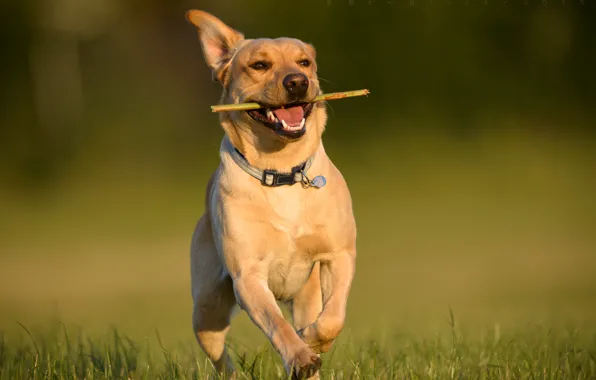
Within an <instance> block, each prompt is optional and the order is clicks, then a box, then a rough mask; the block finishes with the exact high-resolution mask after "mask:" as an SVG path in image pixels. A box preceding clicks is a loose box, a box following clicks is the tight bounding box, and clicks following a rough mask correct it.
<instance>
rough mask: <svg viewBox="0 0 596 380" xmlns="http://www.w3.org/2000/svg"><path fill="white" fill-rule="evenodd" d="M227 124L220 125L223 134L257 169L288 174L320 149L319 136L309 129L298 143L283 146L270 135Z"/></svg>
mask: <svg viewBox="0 0 596 380" xmlns="http://www.w3.org/2000/svg"><path fill="white" fill-rule="evenodd" d="M231 123H232V122H231V121H225V122H223V123H222V126H223V128H224V131H225V133H226V135H227V137H228V138H229V139H230V142H231V143H232V145H233V146H234V148H236V149H238V151H239V152H240V153H242V155H243V156H244V157H245V158H246V160H247V161H248V162H249V164H250V165H251V166H254V167H256V168H258V169H261V170H265V169H270V170H277V171H279V172H289V171H291V169H292V168H294V167H296V166H298V165H300V164H303V163H304V162H306V160H308V159H309V158H310V157H311V156H313V155H314V154H315V153H316V151H317V150H318V149H319V147H320V146H321V144H322V142H321V134H320V132H319V131H318V130H316V129H314V128H313V129H312V130H309V131H307V132H306V134H305V135H304V136H303V137H302V138H300V139H299V140H298V141H292V142H284V141H280V140H278V139H276V138H275V136H271V134H272V133H271V131H269V130H263V131H259V132H258V133H254V132H248V131H244V130H242V129H240V128H234V126H233V125H231Z"/></svg>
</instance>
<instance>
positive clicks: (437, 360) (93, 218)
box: [0, 132, 596, 379]
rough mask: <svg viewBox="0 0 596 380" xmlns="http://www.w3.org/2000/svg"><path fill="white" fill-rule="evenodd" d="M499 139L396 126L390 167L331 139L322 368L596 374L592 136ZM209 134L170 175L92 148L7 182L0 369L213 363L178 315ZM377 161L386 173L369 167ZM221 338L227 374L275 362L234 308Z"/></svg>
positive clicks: (127, 371) (88, 373)
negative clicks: (348, 196) (342, 245)
mask: <svg viewBox="0 0 596 380" xmlns="http://www.w3.org/2000/svg"><path fill="white" fill-rule="evenodd" d="M508 133H509V132H507V133H505V132H503V133H499V134H492V135H490V136H486V137H484V138H482V137H481V138H480V139H479V140H478V141H476V142H475V144H473V145H467V144H466V143H462V142H457V141H455V140H451V139H450V138H449V137H447V136H442V137H440V136H438V135H436V134H435V135H428V134H427V135H419V136H416V135H411V136H402V138H401V140H400V144H401V145H399V146H398V147H397V148H395V151H394V152H393V157H394V159H392V160H391V161H386V160H383V158H382V155H383V149H380V150H379V149H373V146H367V145H366V144H364V145H362V146H360V148H359V149H360V150H354V148H353V146H352V148H350V150H349V151H348V150H347V148H343V147H342V146H341V144H340V143H337V142H335V141H337V140H334V139H332V138H329V143H328V144H327V145H326V146H327V150H328V151H329V152H330V154H331V155H332V157H336V158H335V161H336V163H337V164H338V166H339V167H340V168H342V170H343V172H344V174H345V176H346V178H347V180H348V182H349V183H350V185H351V189H352V195H353V198H354V203H355V212H356V216H357V220H358V223H359V243H358V244H359V257H358V268H357V274H356V280H355V282H354V286H353V290H352V293H351V296H350V302H349V308H348V321H347V326H346V329H345V331H344V332H343V334H342V336H341V338H340V339H339V341H338V342H337V343H336V345H335V347H334V349H333V350H332V351H331V352H329V353H327V354H325V355H324V356H323V362H324V367H323V371H322V374H323V378H327V379H332V378H367V379H368V378H400V379H401V378H408V379H445V378H458V379H476V378H480V379H489V378H490V379H492V378H494V379H594V378H596V358H595V356H596V323H595V322H596V296H595V294H596V293H595V292H596V255H594V250H593V249H594V247H595V246H596V245H595V244H594V243H595V240H594V239H595V236H594V234H593V228H594V226H595V221H596V218H595V216H596V212H595V209H594V201H593V194H595V193H596V186H595V183H594V178H593V175H592V174H593V171H592V169H593V167H594V163H595V162H596V160H595V158H596V156H595V155H594V150H592V149H591V147H590V146H589V144H585V143H584V142H582V141H577V140H573V139H569V138H562V137H561V138H558V139H556V140H555V139H551V138H545V139H540V138H538V137H536V136H535V135H523V134H513V135H512V134H508ZM431 136H434V138H431ZM217 141H218V139H217V138H214V139H213V141H210V142H209V143H208V144H205V146H208V147H209V148H208V149H209V150H211V151H212V153H213V154H212V155H210V156H211V158H209V159H207V160H203V161H201V165H202V166H201V165H198V164H197V162H190V163H189V165H188V167H183V168H179V171H178V172H176V173H172V172H171V171H168V170H162V171H160V170H153V171H143V170H137V171H135V174H134V175H133V176H132V177H131V174H130V171H127V172H119V171H118V169H117V167H118V166H117V165H114V166H113V168H112V169H111V170H95V171H94V170H92V169H93V168H94V163H93V162H92V161H88V162H86V163H83V164H81V169H80V172H74V173H73V175H72V178H75V179H73V180H72V181H64V182H63V183H61V184H59V185H58V186H57V187H55V188H54V190H52V191H49V192H47V193H44V194H43V195H35V194H22V193H18V194H17V193H14V192H10V191H9V190H5V193H4V194H3V196H2V197H0V202H2V203H1V204H0V206H1V207H2V209H3V210H4V212H3V214H4V215H8V216H9V217H8V218H2V220H1V221H0V223H1V225H0V227H1V229H2V238H1V239H0V241H1V243H0V244H1V245H0V310H1V312H0V331H1V334H2V337H1V339H0V379H20V378H38V379H41V378H102V379H103V378H166V379H167V378H204V377H205V376H206V375H207V374H208V373H210V367H209V365H208V363H207V362H206V361H205V357H204V356H203V354H202V353H201V352H200V350H199V348H198V346H197V344H196V342H195V341H194V338H193V336H192V332H191V328H190V311H191V300H190V290H189V275H188V273H189V270H188V246H189V241H190V234H191V231H192V228H193V227H194V223H195V220H196V218H197V217H198V216H199V215H200V213H201V212H202V204H201V202H202V199H203V187H204V182H205V180H206V177H207V175H208V173H209V171H210V170H211V169H212V168H213V167H214V165H215V164H216V160H217V156H216V154H215V152H216V149H217ZM477 149H481V153H479V152H478V151H477ZM419 150H423V151H424V152H427V153H425V154H424V155H419V154H418V152H419ZM428 152H433V153H432V154H429V153H428ZM203 153H205V152H203ZM90 156H93V152H90ZM205 156H209V155H208V154H206V153H205ZM191 164H192V165H191ZM195 164H196V165H195ZM98 167H102V168H104V167H105V162H103V163H102V166H98ZM153 168H154V167H153ZM371 168H372V169H371ZM381 173H384V174H385V175H388V176H389V178H391V180H390V181H389V182H387V181H386V182H383V183H377V182H375V181H374V180H371V178H377V176H379V175H381ZM99 190H101V191H99ZM230 346H231V347H232V348H233V352H234V354H233V355H234V358H235V360H236V363H237V365H238V368H241V370H242V372H241V374H242V376H241V378H251V379H252V378H263V379H265V378H277V377H279V376H281V374H282V371H281V368H282V367H281V363H280V361H279V359H278V357H277V356H276V355H275V354H274V353H273V352H272V350H271V347H270V345H269V344H268V343H267V342H266V340H265V339H264V338H263V336H262V334H261V333H260V332H259V331H258V330H257V329H256V328H255V327H254V326H253V325H252V324H251V323H250V322H249V321H248V318H247V317H246V315H245V314H244V313H240V314H239V315H238V316H237V317H236V318H235V320H234V324H233V328H232V331H231V333H230Z"/></svg>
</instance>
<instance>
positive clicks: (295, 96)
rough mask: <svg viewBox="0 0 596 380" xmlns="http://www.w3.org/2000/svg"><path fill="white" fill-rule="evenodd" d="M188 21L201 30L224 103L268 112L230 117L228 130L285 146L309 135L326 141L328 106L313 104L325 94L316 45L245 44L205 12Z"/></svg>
mask: <svg viewBox="0 0 596 380" xmlns="http://www.w3.org/2000/svg"><path fill="white" fill-rule="evenodd" d="M186 17H187V19H188V21H190V22H191V23H192V24H193V25H194V26H195V27H196V28H197V30H198V33H199V39H200V41H201V46H202V49H203V54H204V57H205V60H206V61H207V64H208V65H209V67H211V70H212V71H213V77H214V79H216V80H217V81H219V82H220V83H221V84H222V86H223V94H222V98H221V101H222V103H225V104H234V103H246V102H256V103H259V104H261V105H263V106H264V107H265V108H261V109H259V110H252V111H234V112H225V113H224V114H223V115H222V121H223V124H224V128H226V125H227V124H230V126H229V127H228V128H234V129H236V131H235V132H236V133H237V134H238V133H239V134H240V135H248V136H250V137H251V138H256V139H258V140H275V141H277V142H283V143H289V142H292V141H298V140H301V139H302V138H303V136H305V135H308V134H312V135H315V136H318V137H320V135H321V133H322V132H323V129H324V125H325V121H326V111H325V108H324V105H323V104H321V103H310V101H312V100H313V99H314V98H315V97H316V96H317V95H319V94H320V93H321V92H322V91H321V89H320V87H319V80H318V78H317V64H316V61H315V56H316V52H315V49H314V47H313V46H312V45H310V44H308V43H305V42H302V41H300V40H298V39H293V38H277V39H265V38H260V39H245V38H244V35H243V34H242V33H240V32H238V31H236V30H234V29H232V28H230V27H229V26H227V25H226V24H224V23H223V22H222V21H221V20H219V19H218V18H216V17H214V16H212V15H210V14H208V13H206V12H203V11H198V10H191V11H188V12H187V14H186ZM227 132H233V131H227ZM264 142H265V141H260V143H261V144H262V143H264Z"/></svg>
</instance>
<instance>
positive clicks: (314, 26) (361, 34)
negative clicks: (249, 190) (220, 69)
mask: <svg viewBox="0 0 596 380" xmlns="http://www.w3.org/2000/svg"><path fill="white" fill-rule="evenodd" d="M191 8H198V9H203V10H206V11H210V12H212V13H213V14H215V15H217V16H218V17H220V18H221V19H222V20H224V21H225V22H226V23H228V24H229V25H231V26H233V27H234V28H236V29H238V30H241V31H243V32H244V33H245V35H246V36H247V37H262V36H271V37H277V36H292V37H297V38H301V39H303V40H305V41H308V42H311V43H313V44H314V45H315V47H316V48H317V50H318V63H319V67H320V69H319V74H320V76H321V78H322V84H323V88H324V90H325V91H326V92H333V91H344V90H354V89H360V88H368V89H370V90H371V92H372V93H371V95H370V96H369V97H368V98H354V99H346V100H341V101H334V102H330V103H329V114H330V118H329V123H328V128H327V131H326V133H325V135H324V142H325V146H326V149H327V151H328V153H329V154H330V156H331V158H332V159H333V160H334V162H335V163H336V165H337V166H338V167H339V168H340V169H341V170H342V172H343V173H344V176H345V177H346V179H347V181H348V183H349V185H350V188H351V191H352V196H353V201H354V207H355V213H356V217H357V221H358V226H359V240H358V247H359V256H358V267H357V275H356V279H355V282H354V285H353V290H352V294H351V297H350V302H349V310H348V326H347V328H346V331H347V332H346V333H345V335H344V337H345V336H349V337H359V336H363V337H366V336H371V335H370V334H372V333H375V334H385V333H388V332H399V331H402V332H410V333H413V334H416V335H425V334H431V335H432V334H434V333H436V332H437V331H440V330H441V329H443V328H446V327H448V326H447V322H446V321H447V318H448V315H449V309H450V308H451V309H452V310H453V312H454V314H455V316H456V318H457V320H458V321H459V323H460V324H461V325H462V326H464V327H466V328H469V329H474V328H475V327H477V326H480V327H483V326H508V327H509V328H521V329H523V328H524V326H526V324H528V323H536V322H538V323H544V324H546V325H561V326H564V325H567V324H572V325H573V326H579V325H589V326H593V324H594V322H596V252H595V250H596V234H595V232H596V202H595V200H594V196H595V194H596V179H595V175H596V149H595V148H596V128H595V120H596V108H595V107H594V104H596V91H595V89H596V73H595V71H594V69H595V68H596V49H594V46H595V43H596V23H594V15H595V13H594V9H593V8H594V7H593V5H592V3H591V2H588V1H587V0H586V1H585V2H584V1H581V0H575V1H572V0H564V1H563V0H559V1H551V0H549V1H546V0H545V1H536V0H508V1H506V2H505V1H496V0H488V2H485V1H484V0H433V1H432V2H431V1H430V0H425V1H423V0H412V1H409V0H407V1H406V0H392V1H381V0H378V1H373V0H371V1H368V0H327V1H311V0H300V1H297V0H285V1H274V0H270V1H253V2H242V1H231V0H225V1H217V2H215V1H211V2H205V1H187V0H184V1H182V0H175V1H161V2H160V1H144V2H140V1H135V0H126V1H124V0H84V1H83V0H47V1H44V2H22V1H16V0H6V1H3V2H2V5H0V11H1V13H0V39H1V41H0V46H2V59H1V60H0V75H1V79H0V83H1V86H0V97H1V103H0V116H1V119H0V120H1V126H0V128H1V129H0V171H1V172H0V173H1V175H0V180H1V185H0V212H1V218H0V330H2V331H4V332H6V333H8V334H10V333H11V331H15V332H16V331H21V330H20V327H19V326H18V324H17V322H20V323H23V324H24V325H26V326H43V325H44V324H45V323H47V322H48V321H50V320H56V319H57V320H60V321H64V322H65V323H67V324H70V325H77V326H81V327H82V328H84V329H86V330H87V331H91V332H93V331H97V332H98V333H99V332H102V331H105V330H106V329H108V328H109V327H110V326H117V327H119V328H120V329H121V331H123V332H125V333H126V334H129V335H130V336H132V337H145V336H149V335H152V334H153V333H154V331H155V330H156V329H157V330H159V331H160V332H161V336H162V339H163V340H164V341H166V342H169V343H170V344H175V343H176V342H192V341H193V339H194V338H193V337H192V333H191V328H190V313H191V298H190V287H189V268H188V264H189V245H190V237H191V233H192V230H193V228H194V224H195V222H196V220H197V219H198V218H199V217H200V215H201V213H202V212H203V196H204V189H205V185H206V182H207V180H208V178H209V175H210V173H211V172H212V171H213V170H214V169H215V168H216V166H217V163H218V155H217V152H218V148H219V143H220V141H221V138H222V135H223V132H222V129H221V128H220V126H219V125H218V118H217V115H215V114H212V113H211V112H210V109H209V106H210V105H212V104H216V103H217V101H218V99H219V93H220V86H219V84H217V83H215V82H213V81H211V74H210V72H209V70H208V68H207V66H206V64H205V63H204V62H203V57H202V53H201V51H200V45H199V42H198V40H197V35H196V32H195V30H194V29H193V27H192V26H191V25H189V24H188V23H187V22H186V20H185V18H184V14H185V12H186V10H188V9H191ZM232 336H233V337H235V338H236V339H238V340H239V341H242V342H245V343H246V344H247V345H248V346H249V347H251V345H252V344H253V342H255V340H253V339H262V336H261V334H260V333H259V332H258V331H257V330H256V328H255V327H254V326H252V324H250V323H249V322H248V318H246V316H245V315H244V314H242V313H241V314H240V315H239V316H238V317H237V318H236V321H235V327H234V329H233V331H232ZM342 339H347V338H342Z"/></svg>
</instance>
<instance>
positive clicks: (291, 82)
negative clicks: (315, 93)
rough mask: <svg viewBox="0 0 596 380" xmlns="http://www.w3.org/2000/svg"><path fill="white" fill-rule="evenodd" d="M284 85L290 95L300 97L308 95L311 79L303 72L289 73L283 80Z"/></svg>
mask: <svg viewBox="0 0 596 380" xmlns="http://www.w3.org/2000/svg"><path fill="white" fill-rule="evenodd" d="M283 85H284V87H285V89H286V90H287V91H288V92H289V93H290V95H292V96H295V97H297V98H300V97H303V96H304V95H306V90H308V85H309V81H308V77H307V76H306V75H304V74H302V73H295V74H288V75H286V77H285V78H284V80H283Z"/></svg>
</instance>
